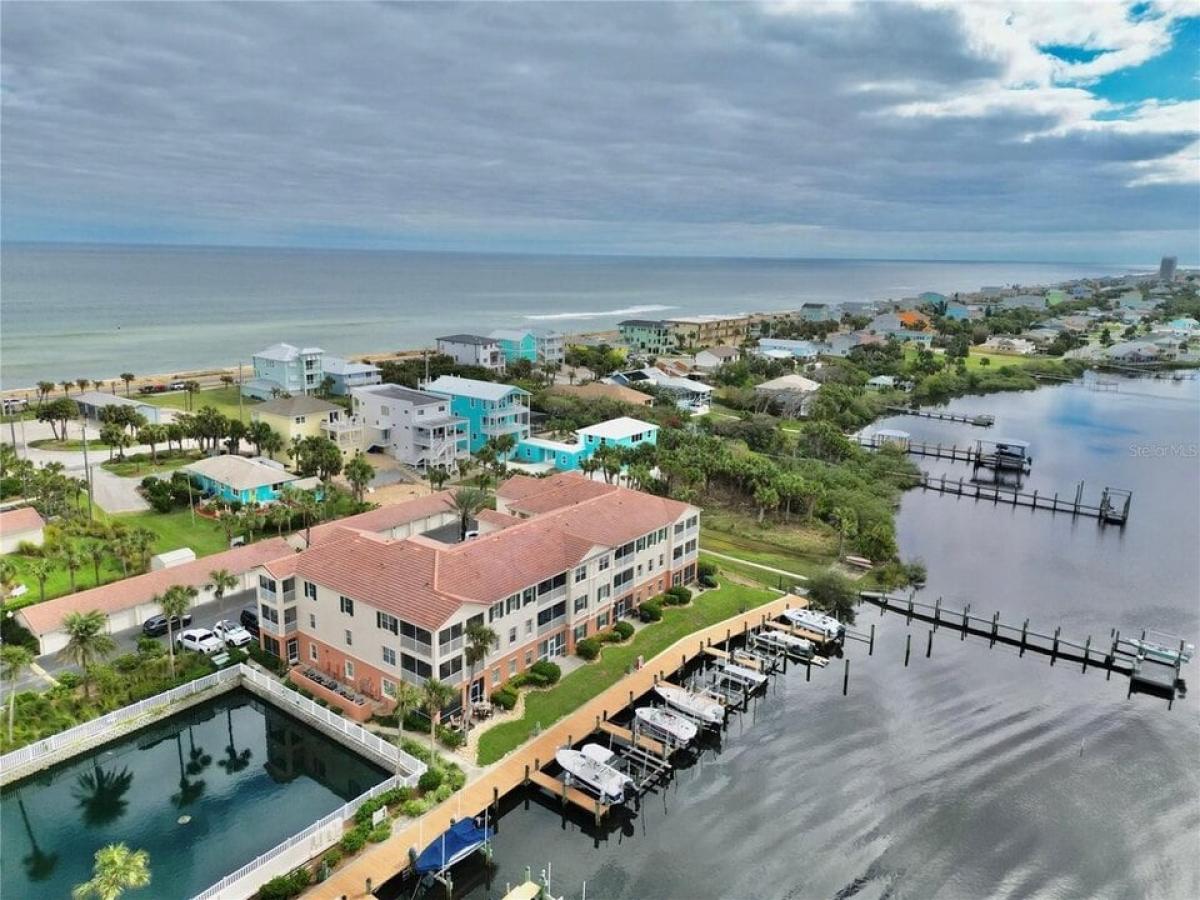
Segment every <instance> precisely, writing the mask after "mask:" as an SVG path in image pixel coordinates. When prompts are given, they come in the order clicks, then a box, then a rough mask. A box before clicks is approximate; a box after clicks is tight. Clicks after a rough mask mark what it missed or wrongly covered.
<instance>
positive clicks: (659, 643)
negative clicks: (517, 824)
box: [478, 583, 776, 765]
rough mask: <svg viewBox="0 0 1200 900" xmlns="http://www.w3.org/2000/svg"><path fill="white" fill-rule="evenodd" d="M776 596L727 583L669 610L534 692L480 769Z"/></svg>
mask: <svg viewBox="0 0 1200 900" xmlns="http://www.w3.org/2000/svg"><path fill="white" fill-rule="evenodd" d="M774 596H776V595H775V594H772V593H771V592H770V591H766V590H761V589H759V588H751V587H745V586H743V585H740V584H730V583H725V584H722V585H721V587H720V588H718V589H717V590H714V591H709V592H707V593H705V594H701V595H700V596H698V597H697V598H696V599H695V600H694V601H693V602H692V603H691V605H690V606H685V607H667V608H665V609H664V610H663V618H662V621H661V622H657V623H655V624H653V625H648V626H647V627H645V628H643V629H641V630H640V631H638V633H637V634H636V635H634V637H633V639H632V640H631V641H629V642H628V643H626V644H606V645H605V647H604V651H603V653H602V654H601V655H600V658H599V659H598V660H596V661H595V662H591V663H588V664H587V665H585V666H584V667H583V668H581V669H577V670H575V671H574V672H572V673H571V674H569V675H567V676H566V677H565V678H563V680H562V681H560V682H559V683H558V684H557V685H555V686H554V687H552V688H550V689H549V690H548V691H529V692H528V693H527V694H526V695H525V715H524V716H522V717H521V718H520V719H517V720H515V721H512V722H505V723H504V724H503V725H497V726H496V727H495V728H492V729H491V730H490V731H488V732H487V733H486V734H484V735H483V736H482V737H481V738H480V739H479V760H478V761H479V764H480V765H487V764H489V763H493V762H495V761H496V760H498V759H500V758H501V757H503V756H504V755H505V754H506V753H508V752H510V751H511V750H513V749H515V748H516V747H518V746H519V745H521V744H522V743H524V742H525V741H526V740H527V739H528V738H529V737H530V736H531V735H532V734H533V730H534V725H538V726H540V727H541V728H542V729H545V728H547V727H549V726H550V725H551V724H553V723H554V722H557V721H558V720H559V719H561V718H562V717H563V716H565V715H567V714H568V713H570V712H573V711H574V710H576V709H578V708H579V707H580V706H582V705H583V704H584V703H586V702H587V701H588V700H590V699H592V698H593V697H595V696H596V695H597V694H599V693H600V692H601V691H603V690H604V689H605V688H608V687H610V686H612V685H614V684H616V683H617V682H618V681H620V679H621V678H622V677H624V675H625V671H626V669H628V668H630V667H631V666H633V664H634V662H635V660H636V659H637V658H638V656H642V657H645V658H646V659H650V658H652V657H654V656H656V655H657V654H659V653H661V652H662V651H663V650H665V649H666V648H667V647H669V646H671V645H672V644H674V643H675V642H676V641H678V640H679V639H680V638H683V637H686V636H687V635H689V634H691V633H692V632H694V631H698V630H699V629H701V628H706V627H708V626H709V625H714V624H716V623H717V622H720V621H722V620H724V619H728V618H730V617H732V616H735V615H737V614H738V613H739V612H742V611H743V610H746V609H750V608H753V607H755V606H761V605H762V604H764V603H766V602H768V601H769V600H771V599H772V598H773V597H774Z"/></svg>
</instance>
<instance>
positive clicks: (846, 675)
mask: <svg viewBox="0 0 1200 900" xmlns="http://www.w3.org/2000/svg"><path fill="white" fill-rule="evenodd" d="M842 661H843V662H844V663H845V664H846V665H845V667H844V668H843V669H842V696H843V697H845V696H846V694H847V693H849V691H850V657H848V656H847V657H846V658H845V659H844V660H842Z"/></svg>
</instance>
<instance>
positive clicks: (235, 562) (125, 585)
mask: <svg viewBox="0 0 1200 900" xmlns="http://www.w3.org/2000/svg"><path fill="white" fill-rule="evenodd" d="M294 555H295V551H294V550H293V549H292V548H291V547H290V546H288V543H287V541H285V540H283V538H277V537H276V538H269V539H267V540H265V541H259V542H258V543H256V544H247V545H246V546H244V547H235V548H234V549H232V550H226V551H225V552H223V553H215V554H213V555H212V556H204V557H201V558H200V559H198V560H196V561H195V562H190V563H184V564H183V565H181V566H172V567H171V568H169V569H159V570H158V571H157V572H147V573H146V574H144V575H135V576H133V577H132V578H125V579H122V580H121V581H114V582H113V583H112V584H106V585H102V586H101V587H97V588H91V589H90V590H86V591H80V592H79V593H77V594H68V595H67V596H66V597H59V598H58V599H57V600H47V601H46V602H45V603H36V604H34V605H33V606H27V607H25V608H24V609H22V610H19V611H18V612H17V615H18V616H19V617H20V618H22V619H23V620H24V621H25V626H26V627H27V628H28V629H29V630H30V631H32V632H33V633H34V634H48V633H49V632H52V631H56V630H58V628H59V627H60V626H61V625H62V621H63V619H64V618H66V617H67V616H68V615H70V614H71V613H73V612H88V611H90V610H93V609H96V610H99V611H100V612H102V613H104V614H106V615H111V614H112V613H115V612H120V611H121V610H125V609H131V608H132V607H135V606H138V605H140V604H142V603H145V602H146V601H148V600H150V599H151V598H152V597H154V596H155V595H156V594H161V593H162V592H163V591H165V590H166V589H167V588H169V587H170V586H171V585H173V584H187V585H192V586H194V587H199V586H201V585H203V584H205V583H206V582H208V580H209V579H208V575H209V573H210V572H212V571H214V570H215V569H228V570H229V572H230V573H232V574H234V575H241V574H243V573H245V572H248V571H250V570H251V569H253V568H256V567H257V566H261V565H264V564H265V563H267V562H269V561H271V560H276V559H283V558H286V557H289V556H294Z"/></svg>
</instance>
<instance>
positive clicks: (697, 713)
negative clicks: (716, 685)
mask: <svg viewBox="0 0 1200 900" xmlns="http://www.w3.org/2000/svg"><path fill="white" fill-rule="evenodd" d="M654 690H655V692H656V693H657V694H658V696H660V697H662V698H663V700H665V701H666V703H667V705H668V706H670V707H673V708H674V709H677V710H679V712H681V713H683V714H684V715H685V716H689V717H690V718H693V719H696V720H698V721H700V722H703V723H704V724H706V725H721V724H723V723H724V722H725V707H723V706H722V705H721V704H720V703H718V702H717V701H716V700H713V699H711V698H709V697H704V696H702V695H700V694H696V693H693V692H692V691H689V690H687V689H686V688H681V687H677V686H675V685H673V684H665V683H663V682H659V683H658V684H656V685H655V686H654Z"/></svg>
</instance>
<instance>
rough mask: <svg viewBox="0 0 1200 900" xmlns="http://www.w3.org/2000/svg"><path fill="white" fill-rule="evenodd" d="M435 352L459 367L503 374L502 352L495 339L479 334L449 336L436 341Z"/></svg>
mask: <svg viewBox="0 0 1200 900" xmlns="http://www.w3.org/2000/svg"><path fill="white" fill-rule="evenodd" d="M437 352H438V353H442V354H444V355H446V356H449V357H450V358H451V359H453V360H454V361H455V362H456V363H458V364H459V365H460V366H478V367H479V368H481V369H487V370H488V371H490V372H496V373H501V374H502V373H503V372H504V351H503V350H501V349H500V342H499V341H497V340H496V339H495V338H490V337H484V336H483V335H479V334H449V335H446V336H444V337H440V338H438V339H437Z"/></svg>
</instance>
